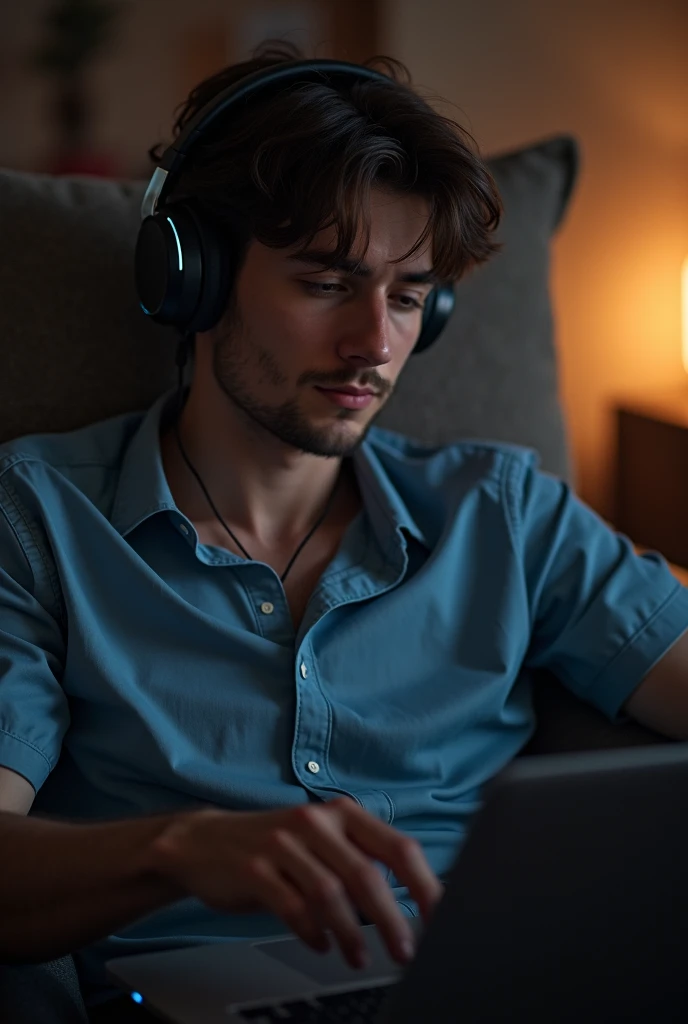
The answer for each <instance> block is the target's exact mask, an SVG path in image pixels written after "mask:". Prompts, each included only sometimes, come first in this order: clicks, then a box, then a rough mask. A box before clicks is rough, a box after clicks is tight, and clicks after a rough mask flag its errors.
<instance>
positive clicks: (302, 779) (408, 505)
mask: <svg viewBox="0 0 688 1024" xmlns="http://www.w3.org/2000/svg"><path fill="white" fill-rule="evenodd" d="M169 398H170V396H163V398H161V399H160V400H159V401H158V402H157V403H156V404H155V405H154V406H153V408H152V409H151V410H149V411H148V412H147V413H146V414H130V415H125V416H120V417H117V418H115V419H111V420H108V421H105V422H102V423H99V424H96V425H94V426H90V427H87V428H85V429H83V430H78V431H76V432H73V433H68V434H54V435H43V436H34V437H28V438H23V439H20V440H18V441H15V442H12V443H11V444H9V445H5V446H4V447H3V448H2V449H0V764H3V765H6V766H7V767H9V768H12V769H14V770H15V771H17V772H19V773H20V774H22V775H23V776H25V777H26V778H27V779H28V780H29V781H30V782H31V783H32V785H33V786H34V787H35V788H36V790H39V791H40V792H39V795H38V798H37V801H36V807H37V808H39V809H40V810H42V811H44V812H51V813H56V814H60V815H65V816H69V817H77V818H84V819H88V818H103V817H112V818H114V817H120V816H132V815H143V814H151V813H156V812H168V811H172V810H174V809H177V808H192V807H203V806H206V805H208V804H211V805H215V806H220V807H226V808H232V809H237V810H246V809H268V808H278V807H288V806H292V805H295V804H300V803H305V802H307V801H313V800H328V799H330V798H332V797H334V796H337V795H338V794H342V793H345V794H348V795H349V796H351V797H353V799H354V800H356V801H358V802H359V803H360V804H361V805H362V806H363V807H365V808H366V809H367V810H369V811H370V812H371V813H372V814H374V815H376V816H378V817H379V818H381V819H382V820H384V821H386V822H390V823H393V824H394V825H395V826H396V827H398V828H400V829H402V830H403V831H405V832H408V833H410V834H412V835H414V836H416V837H417V838H418V839H419V840H420V842H421V843H422V844H423V847H424V849H425V852H426V855H427V857H428V859H429V861H430V863H431V865H432V866H433V868H434V869H435V870H436V871H437V872H438V873H439V874H442V873H444V872H446V871H447V869H448V868H449V866H450V865H451V862H452V860H453V859H454V857H455V854H456V851H457V847H458V845H459V843H460V841H461V838H462V836H463V835H464V832H465V830H466V827H467V824H468V823H469V822H470V820H471V817H472V815H473V814H474V812H475V810H476V808H477V807H478V806H479V803H480V798H481V789H482V786H483V784H484V783H485V782H486V780H488V779H490V778H491V777H492V776H493V775H494V774H495V773H496V772H497V771H498V770H499V769H501V768H502V767H503V766H504V765H505V764H506V763H507V762H508V761H510V760H511V759H512V758H513V757H514V756H515V755H516V754H517V753H518V751H519V750H520V749H521V748H522V747H523V745H524V744H525V743H526V742H527V740H528V739H529V737H530V736H531V733H532V731H533V726H534V719H533V710H532V707H531V689H530V677H531V674H532V672H533V670H535V669H539V668H547V669H550V670H551V671H552V672H554V673H555V674H556V675H557V676H558V677H559V678H560V679H561V680H562V682H563V683H564V684H565V685H566V686H567V687H569V688H570V689H571V690H572V691H573V692H574V693H575V694H577V695H578V696H580V697H582V698H583V699H585V700H587V701H590V702H591V703H592V704H594V705H596V706H597V707H598V708H600V709H601V710H602V711H603V712H604V713H605V714H607V715H608V716H609V717H610V718H612V719H613V718H614V717H615V716H617V714H618V713H619V710H620V709H621V707H622V705H623V703H624V701H625V700H626V699H627V697H628V696H629V695H630V694H631V692H632V691H633V690H634V688H635V687H636V686H637V685H638V684H639V683H640V681H641V680H642V678H643V676H645V674H646V673H647V672H648V671H649V670H650V668H651V667H652V666H653V664H654V663H655V662H656V661H657V660H658V659H659V658H660V657H661V656H662V654H664V652H665V651H666V650H667V649H668V648H669V647H670V646H671V644H673V643H674V642H675V641H676V640H677V639H678V637H679V636H680V634H681V633H682V632H683V631H684V630H685V629H686V628H688V591H686V590H685V589H684V588H683V587H682V586H681V585H680V584H679V583H678V582H677V581H676V580H675V579H674V577H673V576H672V575H671V573H670V572H669V570H668V568H667V566H666V564H665V563H664V562H663V561H662V559H661V558H660V557H659V556H656V555H645V556H643V557H639V556H637V555H636V554H634V552H633V550H632V547H631V545H630V543H629V542H628V540H627V539H625V538H623V537H621V536H619V535H617V534H615V533H614V532H613V531H612V530H611V529H609V527H608V526H607V525H606V524H605V523H604V522H603V521H602V520H601V519H600V518H599V517H598V516H597V515H596V514H595V513H593V512H592V511H591V510H590V509H588V508H587V507H586V506H585V505H583V504H582V503H581V502H580V501H579V500H578V499H577V498H576V497H575V496H574V494H573V493H572V492H571V490H570V489H569V488H568V487H567V486H566V485H565V484H564V483H562V482H561V481H559V480H557V479H555V478H553V477H551V476H549V475H547V474H545V473H543V472H541V471H539V470H538V468H537V457H536V455H535V454H534V453H533V452H532V451H530V450H528V449H524V448H519V447H516V446H512V445H507V444H496V443H486V442H478V441H465V442H460V443H456V444H451V445H448V446H442V447H429V446H422V445H419V444H416V443H414V442H411V441H409V440H407V439H405V438H403V437H401V436H398V435H396V434H392V433H390V432H388V431H384V430H380V429H377V428H372V429H371V430H370V432H369V434H368V436H367V439H366V440H365V442H364V443H363V444H362V445H361V446H360V447H359V449H358V450H357V451H356V453H355V454H354V455H353V456H352V458H353V463H354V467H355V472H356V476H357V479H358V483H359V486H360V490H361V493H362V497H363V510H362V511H361V512H360V513H359V514H358V516H357V517H356V519H355V520H354V521H353V522H352V523H351V524H350V526H349V527H348V529H347V531H346V534H345V536H344V538H343V540H342V543H341V546H340V548H339V550H338V552H337V554H336V556H335V558H334V559H333V561H332V562H331V564H330V565H329V566H328V568H327V569H326V571H325V572H324V574H323V576H322V578H321V580H320V582H319V584H318V586H317V587H316V589H315V592H314V593H313V596H312V598H311V601H310V603H309V605H308V608H307V611H306V614H305V617H304V619H303V621H302V623H301V625H300V627H299V628H298V630H295V629H294V627H293V624H292V620H291V617H290V613H289V608H288V605H287V602H286V600H285V595H284V590H283V588H282V584H281V582H280V579H279V577H278V575H277V574H276V573H275V571H274V570H273V569H272V568H270V567H269V566H268V565H265V564H264V563H261V562H256V561H246V560H244V559H243V558H241V557H239V556H238V555H235V554H232V553H231V552H230V551H227V550H225V549H223V548H218V547H211V546H206V545H203V544H201V543H200V542H199V540H198V537H197V535H196V531H195V529H194V526H193V523H191V522H190V521H189V520H188V519H187V518H186V517H185V516H184V515H183V514H182V513H181V512H180V511H179V509H178V508H177V507H176V506H175V503H174V500H173V498H172V494H171V493H170V490H169V487H168V484H167V481H166V478H165V475H164V472H163V467H162V462H161V456H160V446H159V433H160V420H161V416H162V415H163V412H164V410H165V408H166V406H167V404H168V402H169ZM390 882H391V883H392V885H396V880H395V879H394V878H390ZM399 896H400V898H403V892H401V891H399ZM280 931H284V927H283V926H280V924H279V922H277V921H276V920H275V919H273V918H269V917H268V916H267V915H256V916H254V917H250V918H249V917H239V916H237V917H229V916H227V917H224V916H222V915H219V914H213V913H211V912H210V911H208V910H207V909H206V908H204V907H202V906H201V905H200V904H197V903H194V902H193V901H186V902H185V903H182V904H178V905H177V906H175V907H172V908H169V909H168V910H166V911H163V912H161V913H160V914H155V915H152V916H151V917H149V918H147V919H146V920H145V921H143V922H141V923H139V924H137V925H134V926H132V928H130V929H126V930H125V931H124V932H123V933H122V935H121V936H120V937H119V939H115V938H114V937H113V938H112V939H111V940H110V941H109V942H105V943H102V944H100V946H99V950H100V951H101V952H102V951H104V952H103V955H110V954H111V953H112V952H113V951H117V952H132V951H134V950H135V949H137V948H141V946H142V945H145V944H147V943H148V944H150V943H153V944H157V945H156V948H157V946H160V945H165V944H166V943H167V944H169V943H174V942H179V941H180V940H181V941H195V940H198V939H199V938H203V939H208V938H210V937H212V936H215V937H217V936H221V935H224V936H234V935H245V934H254V933H261V932H267V933H275V932H280Z"/></svg>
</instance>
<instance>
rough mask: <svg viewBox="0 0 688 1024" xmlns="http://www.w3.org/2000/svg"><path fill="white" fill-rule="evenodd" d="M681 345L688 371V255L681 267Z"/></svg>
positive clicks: (684, 367)
mask: <svg viewBox="0 0 688 1024" xmlns="http://www.w3.org/2000/svg"><path fill="white" fill-rule="evenodd" d="M681 346H682V352H683V369H684V370H685V371H686V373H688V256H686V258H685V259H684V261H683V266H682V267H681Z"/></svg>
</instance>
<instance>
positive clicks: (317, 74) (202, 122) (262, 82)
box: [141, 60, 390, 218]
mask: <svg viewBox="0 0 688 1024" xmlns="http://www.w3.org/2000/svg"><path fill="white" fill-rule="evenodd" d="M353 76H355V77H356V78H358V79H361V80H366V79H367V80H368V81H376V82H389V81H390V80H389V78H388V77H387V75H383V74H382V73H381V72H380V71H373V69H372V68H365V67H362V66H361V65H359V64H351V63H349V62H347V61H334V60H291V61H285V62H284V63H283V64H277V65H275V67H271V68H268V69H267V70H262V71H261V70H259V71H252V72H251V74H250V75H246V76H245V77H244V78H241V79H239V81H238V82H233V83H232V84H231V85H228V86H227V88H226V89H223V90H222V92H220V93H218V94H217V96H214V97H213V99H212V100H209V102H208V103H206V104H205V106H204V107H201V109H200V110H199V111H198V112H197V113H196V114H194V116H193V117H192V118H191V120H190V121H189V122H188V124H186V125H185V126H184V128H183V129H182V131H181V134H180V135H179V137H178V138H177V139H175V140H174V142H173V143H172V144H171V145H169V146H168V147H167V149H166V150H165V152H164V153H163V155H162V157H161V159H160V164H159V165H158V167H157V168H156V169H155V171H154V172H153V177H152V178H151V181H150V184H149V185H148V188H147V189H146V194H145V195H144V197H143V202H142V204H141V217H142V218H143V217H150V216H152V214H154V213H155V212H156V210H157V208H158V206H160V204H161V203H162V202H163V200H164V198H165V195H166V194H167V192H168V191H169V189H170V186H171V184H172V182H173V181H174V178H175V177H176V175H177V174H178V173H179V171H180V170H181V166H182V164H183V162H184V159H185V157H186V154H187V152H188V150H189V149H191V148H192V147H193V145H194V143H195V142H196V139H197V138H199V136H201V135H202V134H203V133H204V132H205V131H207V130H208V128H209V127H210V126H211V125H212V123H213V122H214V121H215V120H216V119H217V118H218V117H220V116H221V115H222V114H223V113H224V112H225V110H227V108H228V107H230V106H235V105H236V104H238V103H240V102H241V101H242V100H248V99H250V98H252V97H253V96H254V94H255V93H261V94H269V93H270V92H279V91H280V90H281V89H282V88H283V87H284V86H288V85H289V84H290V83H291V82H299V83H302V82H314V83H318V82H325V83H326V84H328V85H333V86H335V87H336V86H337V85H347V84H349V83H350V82H351V79H352V77H353Z"/></svg>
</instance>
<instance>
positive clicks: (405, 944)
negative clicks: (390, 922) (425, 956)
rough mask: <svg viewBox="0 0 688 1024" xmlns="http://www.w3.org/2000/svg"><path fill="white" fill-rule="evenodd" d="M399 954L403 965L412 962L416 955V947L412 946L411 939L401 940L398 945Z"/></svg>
mask: <svg viewBox="0 0 688 1024" xmlns="http://www.w3.org/2000/svg"><path fill="white" fill-rule="evenodd" d="M399 952H400V953H401V958H402V960H404V962H405V963H408V962H409V961H410V960H413V957H414V956H415V953H416V947H415V946H414V944H413V941H412V940H411V939H402V940H401V942H400V943H399Z"/></svg>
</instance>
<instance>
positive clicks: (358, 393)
mask: <svg viewBox="0 0 688 1024" xmlns="http://www.w3.org/2000/svg"><path fill="white" fill-rule="evenodd" d="M315 390H316V391H319V392H320V394H321V395H324V397H325V398H327V399H328V400H329V401H330V402H332V403H333V404H334V405H338V406H340V407H341V408H342V409H366V408H367V407H368V406H369V405H370V403H371V402H372V400H373V398H374V397H375V392H374V391H372V390H370V389H368V388H365V389H362V388H361V389H359V388H352V387H347V385H343V386H342V387H341V388H323V387H318V386H316V388H315Z"/></svg>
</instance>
